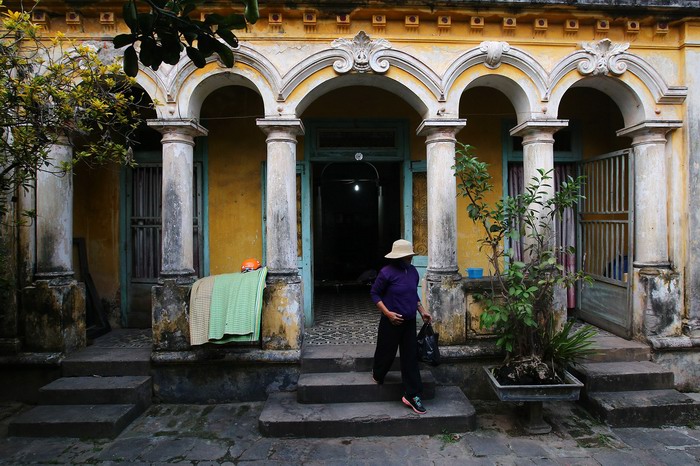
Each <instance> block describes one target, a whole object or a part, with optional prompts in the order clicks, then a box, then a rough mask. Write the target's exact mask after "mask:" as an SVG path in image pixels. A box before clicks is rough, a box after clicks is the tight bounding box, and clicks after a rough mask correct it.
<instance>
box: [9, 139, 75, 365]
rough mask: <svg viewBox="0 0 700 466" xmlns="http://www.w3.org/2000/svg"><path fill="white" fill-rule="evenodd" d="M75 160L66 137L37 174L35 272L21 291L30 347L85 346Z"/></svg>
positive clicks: (64, 348)
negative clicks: (77, 265)
mask: <svg viewBox="0 0 700 466" xmlns="http://www.w3.org/2000/svg"><path fill="white" fill-rule="evenodd" d="M72 158H73V148H72V147H71V145H70V143H69V142H68V140H67V139H60V140H59V142H58V143H57V144H54V145H53V146H52V147H51V148H50V149H49V155H48V162H49V165H48V166H47V167H44V168H42V170H40V171H37V176H36V186H37V188H36V272H35V274H34V283H32V284H31V285H30V286H27V287H26V288H24V290H23V291H22V294H23V298H22V305H23V309H24V327H25V328H24V331H25V344H26V349H27V350H30V351H61V352H70V351H74V350H76V349H79V348H82V347H84V346H85V287H84V285H83V284H82V283H78V282H76V280H75V279H74V278H73V173H72V170H70V169H68V170H65V169H64V167H65V166H70V162H71V160H72Z"/></svg>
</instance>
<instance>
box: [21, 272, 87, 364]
mask: <svg viewBox="0 0 700 466" xmlns="http://www.w3.org/2000/svg"><path fill="white" fill-rule="evenodd" d="M61 281H62V284H54V283H55V282H54V281H53V280H51V281H49V280H37V281H36V282H34V283H33V284H32V285H31V286H28V287H26V288H24V289H23V290H22V307H23V309H24V312H23V314H24V322H23V323H24V338H25V350H27V351H38V352H55V351H58V352H63V353H70V352H73V351H76V350H79V349H81V348H84V347H85V344H86V338H85V285H84V284H83V283H79V282H76V281H75V280H70V281H66V280H65V279H62V280H61Z"/></svg>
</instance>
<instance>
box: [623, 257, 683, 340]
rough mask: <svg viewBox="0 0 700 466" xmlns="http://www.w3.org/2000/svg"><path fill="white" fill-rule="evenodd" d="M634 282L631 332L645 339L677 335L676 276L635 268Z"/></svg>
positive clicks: (678, 284) (679, 327)
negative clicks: (639, 331)
mask: <svg viewBox="0 0 700 466" xmlns="http://www.w3.org/2000/svg"><path fill="white" fill-rule="evenodd" d="M634 280H635V283H634V297H633V300H634V304H633V306H634V311H633V312H634V321H635V323H638V324H637V325H635V327H636V328H635V329H637V328H639V329H640V330H641V332H642V335H643V336H644V337H647V338H648V337H670V336H679V335H681V333H682V323H683V322H682V307H683V306H682V305H683V301H682V297H681V282H680V275H679V274H678V273H676V272H674V271H673V270H671V269H668V268H655V267H654V268H652V267H645V268H641V269H637V268H635V269H634ZM639 324H641V325H639ZM640 327H641V328H640Z"/></svg>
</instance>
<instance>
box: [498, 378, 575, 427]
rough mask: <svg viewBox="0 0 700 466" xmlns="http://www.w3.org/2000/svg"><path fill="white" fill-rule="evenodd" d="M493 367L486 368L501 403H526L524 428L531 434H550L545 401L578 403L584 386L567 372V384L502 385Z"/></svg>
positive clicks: (523, 420)
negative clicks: (545, 415)
mask: <svg viewBox="0 0 700 466" xmlns="http://www.w3.org/2000/svg"><path fill="white" fill-rule="evenodd" d="M492 369H493V367H484V370H485V371H486V375H487V377H488V380H489V382H490V384H491V388H493V390H494V392H496V395H498V398H499V399H500V400H501V401H517V402H524V403H525V407H526V409H527V411H528V412H527V413H526V415H525V416H523V417H524V419H522V424H523V428H524V429H525V431H526V432H527V433H529V434H548V433H550V432H551V431H552V426H550V425H549V424H547V423H546V422H545V420H544V418H543V417H542V402H544V401H576V400H578V397H579V393H580V391H581V388H582V387H583V384H582V383H581V382H580V381H579V380H578V379H576V377H574V376H573V375H571V374H570V373H568V372H565V382H566V383H563V384H558V385H501V384H500V383H498V381H497V380H496V378H495V377H494V376H493V372H492Z"/></svg>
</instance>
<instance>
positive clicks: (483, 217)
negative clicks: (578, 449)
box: [453, 143, 596, 433]
mask: <svg viewBox="0 0 700 466" xmlns="http://www.w3.org/2000/svg"><path fill="white" fill-rule="evenodd" d="M453 168H454V171H455V176H456V177H457V179H458V190H459V192H460V194H461V195H462V196H463V197H465V198H466V199H467V202H468V204H467V213H468V215H469V218H470V219H471V220H472V221H473V222H474V223H475V224H477V225H479V226H480V228H481V229H482V230H483V236H482V237H481V239H480V240H479V249H480V250H483V251H485V252H486V255H487V257H488V261H489V265H490V268H491V274H492V276H491V278H492V280H491V286H490V288H489V289H487V290H486V291H484V292H483V293H481V294H479V295H477V296H476V298H477V300H478V301H480V302H481V303H482V306H483V312H482V314H481V317H480V324H481V326H482V328H486V329H489V330H490V331H491V332H492V333H493V334H494V335H496V338H497V340H496V344H497V346H498V347H500V348H502V349H503V350H504V352H505V354H506V357H505V361H504V362H503V364H501V365H499V366H495V367H488V368H486V371H487V375H488V377H489V380H490V382H491V384H492V386H493V387H494V390H495V391H496V393H497V395H498V396H499V398H500V399H501V400H507V401H524V402H527V403H528V404H529V405H530V419H529V424H528V425H526V428H527V429H528V430H529V431H530V432H532V433H543V432H549V431H550V430H551V427H549V425H547V424H546V423H545V422H544V421H543V419H542V401H548V400H577V399H578V396H579V392H580V389H581V387H582V384H581V382H579V381H578V380H576V379H575V377H573V376H572V375H571V374H570V373H568V372H567V371H566V368H567V366H568V365H569V364H573V363H575V362H576V360H577V359H579V358H582V357H585V356H587V355H590V354H592V353H594V352H595V349H594V348H593V341H592V338H593V337H594V336H595V333H596V332H595V330H594V329H593V327H591V326H584V327H582V328H579V329H577V330H575V323H574V321H569V322H565V320H566V318H565V316H562V315H559V313H557V312H555V307H554V297H555V293H556V292H557V290H558V289H566V288H568V287H571V286H573V285H575V284H576V283H577V282H579V281H581V280H584V281H585V280H588V279H587V277H586V276H585V274H584V273H583V272H582V271H580V270H579V271H567V270H566V269H565V268H564V266H562V265H561V264H560V263H559V262H558V260H557V258H558V257H559V256H560V255H563V254H574V250H573V248H563V247H561V246H557V245H556V244H555V241H554V225H555V221H556V219H557V217H558V216H560V215H561V214H562V213H563V212H564V210H565V209H567V208H572V207H574V206H575V205H576V204H577V203H578V201H579V199H580V198H581V194H580V188H581V184H582V183H583V179H582V177H579V178H575V179H574V178H572V177H568V178H567V179H566V181H564V182H562V183H561V185H560V186H559V187H558V189H556V190H553V189H551V188H552V185H551V182H552V181H553V180H552V175H551V171H550V172H548V171H545V170H538V175H537V176H536V177H534V178H533V179H532V180H529V182H528V184H527V186H526V187H525V189H524V191H523V192H522V193H521V194H518V195H515V196H505V197H503V199H501V200H499V201H497V202H495V203H493V205H490V204H489V203H488V202H487V201H486V200H485V198H486V196H487V195H488V193H490V192H492V190H493V184H492V177H491V175H490V174H489V172H488V165H487V164H486V163H484V162H482V161H480V160H479V159H478V158H477V157H476V156H474V154H473V147H471V146H469V145H465V144H460V143H458V146H457V151H456V157H455V166H454V167H453ZM508 240H519V241H521V242H522V244H523V247H522V260H516V258H515V257H514V254H513V250H512V248H508V247H506V242H507V241H508Z"/></svg>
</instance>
